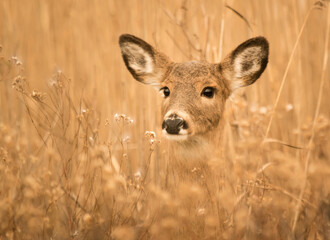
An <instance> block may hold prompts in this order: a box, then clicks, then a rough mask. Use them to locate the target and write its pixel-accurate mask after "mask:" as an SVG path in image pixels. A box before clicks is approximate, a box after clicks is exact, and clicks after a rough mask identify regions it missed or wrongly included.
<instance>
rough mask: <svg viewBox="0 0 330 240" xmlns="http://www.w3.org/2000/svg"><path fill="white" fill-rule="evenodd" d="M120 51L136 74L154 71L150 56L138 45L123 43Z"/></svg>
mask: <svg viewBox="0 0 330 240" xmlns="http://www.w3.org/2000/svg"><path fill="white" fill-rule="evenodd" d="M121 51H122V53H123V55H125V56H126V57H127V60H128V65H129V67H130V68H132V69H133V70H134V71H135V72H136V73H137V74H148V73H152V72H153V71H154V64H153V59H152V57H151V56H150V54H149V53H148V52H146V51H145V50H144V49H143V48H141V47H140V46H139V45H137V44H134V43H124V44H123V45H122V46H121Z"/></svg>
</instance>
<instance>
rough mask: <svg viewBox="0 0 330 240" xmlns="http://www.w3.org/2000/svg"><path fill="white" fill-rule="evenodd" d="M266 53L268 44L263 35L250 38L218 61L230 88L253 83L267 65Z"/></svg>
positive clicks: (267, 52) (233, 88)
mask: <svg viewBox="0 0 330 240" xmlns="http://www.w3.org/2000/svg"><path fill="white" fill-rule="evenodd" d="M268 54H269V44H268V41H267V40H266V38H264V37H256V38H251V39H249V40H247V41H245V42H243V43H242V44H241V45H239V46H238V47H237V48H236V49H235V50H234V51H232V52H231V53H230V54H229V55H228V56H227V57H226V58H225V59H224V60H223V61H222V62H221V63H220V71H221V73H222V74H223V76H224V77H225V78H226V79H227V80H228V81H229V83H230V87H231V90H232V91H233V90H235V89H237V88H240V87H245V86H248V85H250V84H252V83H254V82H255V81H256V80H257V79H258V78H259V77H260V75H261V74H262V73H263V71H264V70H265V68H266V66H267V63H268Z"/></svg>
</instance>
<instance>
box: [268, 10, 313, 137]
mask: <svg viewBox="0 0 330 240" xmlns="http://www.w3.org/2000/svg"><path fill="white" fill-rule="evenodd" d="M313 9H315V5H313V6H312V7H311V8H310V9H309V11H308V13H307V15H306V17H305V19H304V22H303V24H302V26H301V29H300V32H299V34H298V37H297V40H296V42H295V44H294V47H293V50H292V52H291V55H290V58H289V62H288V64H287V66H286V69H285V72H284V75H283V78H282V82H281V86H280V89H279V90H278V93H277V97H276V100H275V103H274V106H273V111H272V114H271V116H270V120H269V123H268V126H267V130H266V134H265V137H264V142H265V139H267V137H268V134H269V130H270V126H271V125H272V122H273V118H274V115H275V110H276V108H277V105H278V102H279V100H280V97H281V94H282V91H283V86H284V83H285V81H286V78H287V75H288V72H289V69H290V67H291V63H292V60H293V56H294V53H295V52H296V49H297V46H298V43H299V42H300V38H301V35H302V33H303V30H304V29H305V26H306V23H307V20H308V19H309V16H310V14H311V12H312V10H313Z"/></svg>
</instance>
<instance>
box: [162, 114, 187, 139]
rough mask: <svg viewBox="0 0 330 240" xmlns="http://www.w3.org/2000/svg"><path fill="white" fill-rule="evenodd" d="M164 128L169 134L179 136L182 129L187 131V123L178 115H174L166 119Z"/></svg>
mask: <svg viewBox="0 0 330 240" xmlns="http://www.w3.org/2000/svg"><path fill="white" fill-rule="evenodd" d="M162 128H163V129H165V130H166V132H167V133H168V134H178V133H179V132H180V130H181V129H187V128H188V126H187V123H186V121H184V120H183V119H182V118H180V117H178V116H177V115H172V116H170V117H169V118H167V119H165V121H164V122H163V124H162Z"/></svg>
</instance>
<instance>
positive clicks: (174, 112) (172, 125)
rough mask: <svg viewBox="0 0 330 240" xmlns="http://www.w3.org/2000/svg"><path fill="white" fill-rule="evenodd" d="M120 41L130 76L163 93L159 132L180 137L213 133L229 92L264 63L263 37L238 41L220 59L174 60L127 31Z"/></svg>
mask: <svg viewBox="0 0 330 240" xmlns="http://www.w3.org/2000/svg"><path fill="white" fill-rule="evenodd" d="M119 44H120V47H121V52H122V56H123V59H124V61H125V64H126V67H127V68H128V70H129V71H130V72H131V74H132V75H133V77H134V78H135V79H136V80H138V81H140V82H142V83H144V84H148V85H152V86H154V87H155V88H156V89H158V91H159V92H160V93H161V95H162V96H163V98H164V100H163V105H162V116H163V123H162V130H163V134H164V135H165V136H166V137H167V138H169V139H173V140H181V141H182V140H187V139H191V138H193V137H194V136H204V135H207V134H209V133H212V131H214V130H215V129H216V128H217V127H218V124H219V121H220V119H221V117H222V114H223V110H224V105H225V101H226V99H227V98H228V97H229V95H230V93H231V92H232V91H234V90H235V89H237V88H239V87H244V86H247V85H250V84H252V83H254V82H255V81H256V80H257V79H258V78H259V76H260V75H261V73H262V72H263V71H264V69H265V68H266V66H267V62H268V42H267V40H266V39H265V38H263V37H257V38H252V39H250V40H248V41H246V42H244V43H242V44H241V45H239V46H238V47H237V48H236V49H235V50H234V51H233V52H231V53H230V54H229V55H228V56H227V57H226V58H225V59H224V60H223V61H222V62H221V63H219V64H210V63H207V62H201V61H192V62H185V63H174V62H172V61H170V60H169V58H168V57H166V56H165V55H164V54H162V53H160V52H158V51H157V50H155V49H154V48H153V47H152V46H150V45H149V44H148V43H146V42H145V41H143V40H141V39H139V38H137V37H135V36H132V35H127V34H125V35H122V36H121V37H120V39H119Z"/></svg>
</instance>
